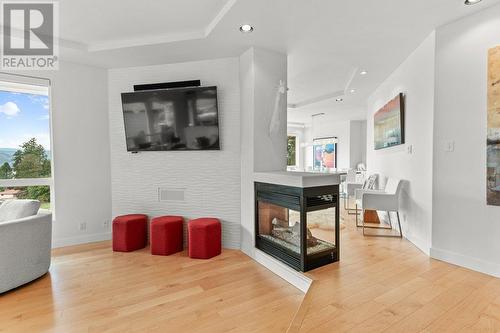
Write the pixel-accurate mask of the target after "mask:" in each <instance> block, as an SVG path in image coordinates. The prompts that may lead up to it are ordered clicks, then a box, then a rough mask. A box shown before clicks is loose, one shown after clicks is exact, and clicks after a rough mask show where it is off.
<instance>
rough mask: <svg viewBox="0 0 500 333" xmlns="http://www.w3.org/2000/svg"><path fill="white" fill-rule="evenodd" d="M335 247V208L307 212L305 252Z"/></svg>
mask: <svg viewBox="0 0 500 333" xmlns="http://www.w3.org/2000/svg"><path fill="white" fill-rule="evenodd" d="M334 248H335V208H328V209H322V210H316V211H312V212H307V254H308V255H311V254H316V253H320V252H323V251H331V250H333V249H334Z"/></svg>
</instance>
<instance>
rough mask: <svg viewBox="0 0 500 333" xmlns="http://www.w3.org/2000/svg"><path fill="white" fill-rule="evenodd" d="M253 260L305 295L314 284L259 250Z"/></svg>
mask: <svg viewBox="0 0 500 333" xmlns="http://www.w3.org/2000/svg"><path fill="white" fill-rule="evenodd" d="M253 259H254V260H255V261H257V262H258V263H259V264H261V265H262V266H264V267H266V268H267V269H269V270H270V271H271V272H273V273H274V274H276V275H278V276H279V277H280V278H282V279H283V280H285V281H287V282H288V283H290V284H291V285H292V286H294V287H295V288H297V289H299V290H300V291H302V292H303V293H307V291H308V290H309V287H310V286H311V284H312V281H313V280H312V279H310V278H308V277H307V276H305V275H304V274H302V273H300V272H297V271H296V270H294V269H292V268H290V267H288V266H287V265H285V264H283V263H282V262H281V261H278V260H276V259H274V258H273V257H271V256H270V255H268V254H266V253H264V252H262V251H260V250H258V249H255V256H254V258H253Z"/></svg>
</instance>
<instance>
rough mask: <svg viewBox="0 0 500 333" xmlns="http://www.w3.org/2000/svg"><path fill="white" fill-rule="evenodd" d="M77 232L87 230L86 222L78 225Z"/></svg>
mask: <svg viewBox="0 0 500 333" xmlns="http://www.w3.org/2000/svg"><path fill="white" fill-rule="evenodd" d="M78 230H80V231H85V230H87V222H82V223H80V225H79V226H78Z"/></svg>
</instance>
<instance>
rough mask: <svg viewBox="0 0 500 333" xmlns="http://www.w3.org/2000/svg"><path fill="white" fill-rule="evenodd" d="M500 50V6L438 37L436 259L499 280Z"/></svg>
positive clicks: (454, 25)
mask: <svg viewBox="0 0 500 333" xmlns="http://www.w3.org/2000/svg"><path fill="white" fill-rule="evenodd" d="M498 45H500V6H495V7H490V8H489V9H487V10H484V11H482V12H479V13H478V14H475V15H473V16H469V17H467V18H465V19H462V20H459V21H456V22H453V23H451V24H448V25H446V26H443V27H441V28H440V29H438V31H437V51H436V52H437V54H436V104H435V120H434V134H435V141H434V202H433V207H434V210H433V235H432V251H431V254H432V256H433V257H436V258H439V259H444V260H447V261H450V262H452V263H455V264H458V265H462V266H466V267H469V268H472V269H476V270H480V271H483V272H486V273H489V274H494V275H496V276H500V207H494V206H487V205H486V122H487V121H486V116H487V113H486V101H487V98H486V92H487V89H486V86H487V84H486V82H487V55H488V53H487V52H488V49H489V48H491V47H494V46H498ZM448 142H454V143H455V150H454V152H446V151H445V146H446V145H447V143H448Z"/></svg>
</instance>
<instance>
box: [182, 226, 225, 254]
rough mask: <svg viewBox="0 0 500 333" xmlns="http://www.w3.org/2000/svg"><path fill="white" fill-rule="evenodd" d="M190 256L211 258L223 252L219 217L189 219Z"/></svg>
mask: <svg viewBox="0 0 500 333" xmlns="http://www.w3.org/2000/svg"><path fill="white" fill-rule="evenodd" d="M188 238H189V257H191V258H196V259H209V258H212V257H215V256H217V255H219V254H220V252H221V225H220V221H219V220H218V219H214V218H207V217H205V218H200V219H194V220H191V221H189V223H188Z"/></svg>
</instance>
